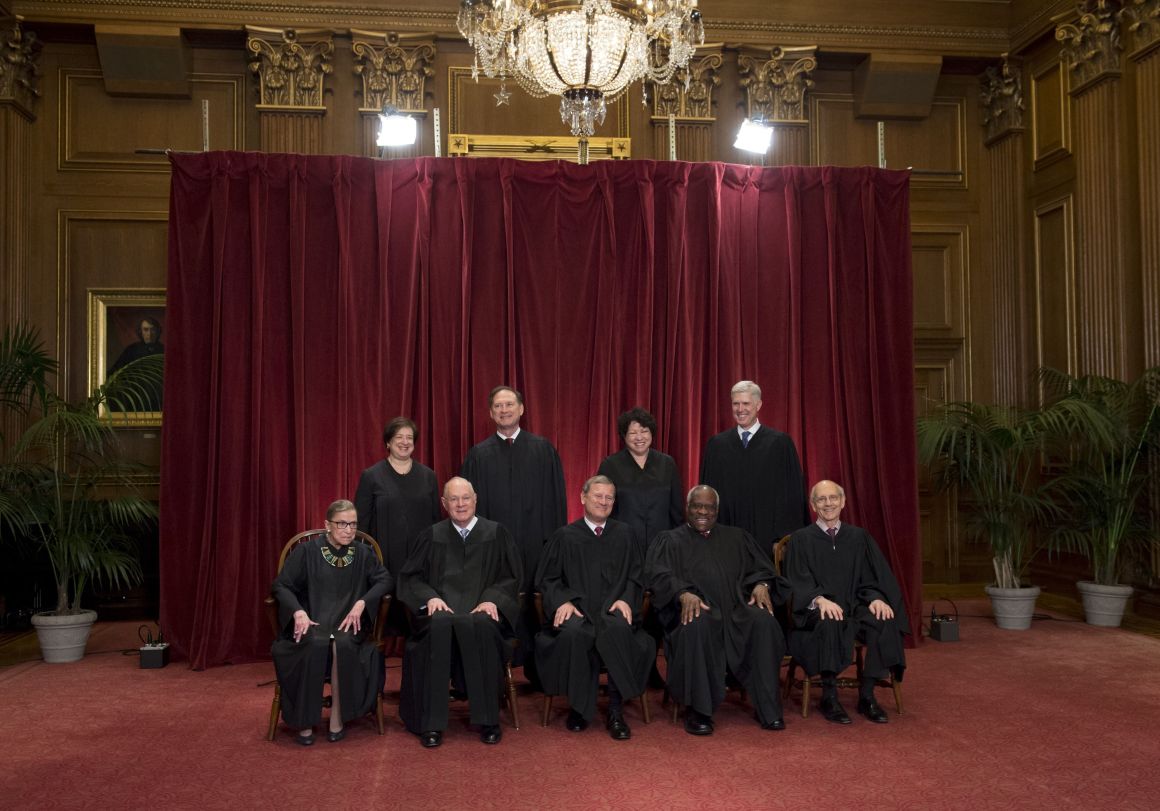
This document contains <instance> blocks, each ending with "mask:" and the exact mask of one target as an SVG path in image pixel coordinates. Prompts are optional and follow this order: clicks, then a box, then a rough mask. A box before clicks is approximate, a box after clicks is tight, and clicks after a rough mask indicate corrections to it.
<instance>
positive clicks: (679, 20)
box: [458, 0, 705, 138]
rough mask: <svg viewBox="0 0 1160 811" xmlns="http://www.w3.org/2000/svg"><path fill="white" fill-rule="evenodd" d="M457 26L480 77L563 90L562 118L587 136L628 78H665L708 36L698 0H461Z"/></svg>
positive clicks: (537, 92)
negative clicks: (468, 47) (512, 80)
mask: <svg viewBox="0 0 1160 811" xmlns="http://www.w3.org/2000/svg"><path fill="white" fill-rule="evenodd" d="M458 26H459V32H460V33H461V34H463V36H464V37H465V38H466V39H467V42H468V44H470V45H471V47H472V48H473V49H474V50H475V63H474V65H473V66H472V76H473V77H474V78H476V79H478V78H479V71H480V70H482V71H483V72H484V73H485V74H487V75H488V76H490V77H493V78H494V77H496V76H498V77H499V78H500V81H501V83H506V81H507V79H508V78H510V77H514V78H515V80H516V81H517V82H519V85H520V87H522V88H523V89H524V90H526V91H527V92H528V93H529V94H531V95H532V96H535V97H537V98H542V97H544V96H560V119H561V121H563V122H564V123H565V124H567V125H569V126H570V127H571V129H572V134H573V135H577V136H580V137H582V138H587V137H589V136H591V135H592V134H593V132H595V129H596V127H597V126H598V125H599V124H603V123H604V116H605V112H606V105H607V104H608V102H610V101H614V100H616V99H617V98H618V97H619V96H620V95H621V94H622V93H624V92H625V90H627V89H628V86H629V85H630V84H632V83H633V82H635V81H638V80H639V81H641V82H646V81H649V82H653V83H655V84H665V83H667V82H668V81H670V80H671V79H672V78H673V74H675V73H676V72H677V70H679V69H680V68H683V67H685V66H686V65H688V64H689V58H690V57H692V55H693V53H694V51H696V49H697V46H698V45H700V44H701V43H703V42H704V40H705V29H704V26H703V25H702V23H701V12H699V11H698V10H697V0H461V4H460V7H459V20H458ZM504 91H505V87H502V86H501V89H500V92H501V94H502V93H504Z"/></svg>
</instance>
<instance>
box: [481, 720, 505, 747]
mask: <svg viewBox="0 0 1160 811" xmlns="http://www.w3.org/2000/svg"><path fill="white" fill-rule="evenodd" d="M502 737H503V730H501V729H500V728H499V724H491V725H488V726H484V727H480V728H479V739H480V740H481V741H483V742H484V743H499V739H500V738H502Z"/></svg>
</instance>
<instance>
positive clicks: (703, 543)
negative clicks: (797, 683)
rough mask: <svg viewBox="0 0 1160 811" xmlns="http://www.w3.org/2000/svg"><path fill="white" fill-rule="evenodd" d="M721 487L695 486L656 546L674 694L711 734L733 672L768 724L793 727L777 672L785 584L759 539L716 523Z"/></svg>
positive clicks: (650, 577)
mask: <svg viewBox="0 0 1160 811" xmlns="http://www.w3.org/2000/svg"><path fill="white" fill-rule="evenodd" d="M719 503H720V497H719V496H718V495H717V491H716V490H714V489H713V488H712V487H707V486H705V485H698V486H697V487H694V488H693V489H692V490H690V491H689V495H688V498H687V500H686V505H685V523H684V524H683V525H682V526H680V527H678V528H676V529H673V530H669V531H668V532H662V533H661V534H660V535H659V536H657V539H656V541H654V543H653V545H652V546H651V547H650V548H649V553H648V560H647V562H646V564H645V580H646V582H647V583H648V584H649V586H650V588H652V590H653V595H654V605H655V606H656V608H657V610H658V612H659V614H660V620H661V624H662V625H663V626H664V628H665V658H666V660H667V661H668V675H667V678H668V686H669V693H670V694H671V695H672V696H673V698H674V699H676V700H677V701H679V702H680V703H681V704H684V705H685V708H686V711H685V731H686V732H688V733H689V734H690V735H711V734H712V733H713V713H714V712H715V711H716V709H717V706H718V705H719V704H720V703H721V701H722V700H723V699H724V698H725V679H726V674H727V673H731V674H732V675H733V677H734V678H735V679H736V680H737V681H738V682H740V684H741V686H742V687H744V688H745V689H746V690H748V691H749V698H750V700H751V701H752V702H753V705H754V707H755V708H756V711H757V712H756V715H757V721H758V723H759V724H761V728H762V729H772V730H781V729H785V722H784V721H783V720H782V713H781V696H780V694H779V692H780V691H779V690H778V672H779V670H780V669H781V659H782V656H783V655H784V652H785V638H784V637H783V636H782V633H781V626H780V625H779V624H778V622H777V620H776V619H775V618H774V616H773V604H774V602H775V601H776V602H778V603H781V602H784V601H785V599H786V593H787V592H786V584H785V582H784V581H783V580H781V578H778V577H777V576H776V575H775V574H774V572H773V564H772V562H771V560H770V558H769V555H768V553H766V552H765V551H764V550H763V549H762V548H761V547H760V546H759V545H758V543H757V541H756V540H754V538H753V536H752V535H750V534H749V533H748V532H745V531H744V530H740V529H737V528H736V527H727V526H724V525H722V524H718V523H717V509H718V505H719Z"/></svg>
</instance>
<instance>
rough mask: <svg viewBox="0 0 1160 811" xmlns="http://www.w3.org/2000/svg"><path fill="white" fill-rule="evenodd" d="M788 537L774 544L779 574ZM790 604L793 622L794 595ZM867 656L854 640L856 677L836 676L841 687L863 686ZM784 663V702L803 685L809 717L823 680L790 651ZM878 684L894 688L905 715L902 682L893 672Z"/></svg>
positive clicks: (804, 712)
mask: <svg viewBox="0 0 1160 811" xmlns="http://www.w3.org/2000/svg"><path fill="white" fill-rule="evenodd" d="M789 538H790V536H789V535H785V536H783V537H782V538H781V539H780V540H779V541H777V543H776V544H774V549H773V565H774V568H776V569H777V573H778V574H781V566H782V562H783V561H784V560H785V555H786V552H787V551H788V547H789ZM789 604H790V606H791V611H790V613H791V623H792V613H793V612H792V606H793V600H792V597H791V599H790V603H789ZM793 633H798V632H797V631H794V630H793V629H792V628H791V629H790V630H789V632H788V633H787V635H786V638H787V640H788V638H789V634H793ZM865 656H866V646H865V645H864V644H863V643H862V642H860V641H858V640H855V641H854V658H853V660H852V661H851V662H850V664H851V665H853V666H854V673H855V675H854V678H852V679H851V678H850V677H848V676H846V677H843V676H842V675H841V674H838V679H837V685H838V687H853V688H859V687H861V685H862V668H863V663H864V661H865ZM784 663H785V664H786V665H787V669H786V674H785V685H784V687H783V688H782V701H783V702H784V701H788V700H789V694H790V691H791V690H793V688H794V687H800V688H801V691H802V718H807V717H809V711H810V690H811V688H812V687H813V684H814V682H818V683H820V682H821V679H820V678H819V677H817V676H813V677H811V676H810V675H809V674H808V673H806V669H805V666H804V665H802V663H801V662H799V661H797V660H796V659H794V658H793V657H792V656H790V655H789V654H786V656H785V660H784ZM798 668H801V671H802V677H801V678H800V679H797V678H795V676H796V674H797V671H798ZM847 669H849V665H847ZM878 686H879V687H889V688H891V690H892V691H893V692H894V708H895V709H896V710H897V712H898V714H899V715H902V685H901V684H900V683H899V682H898V681H896V680H895V678H894V676H893V674H892V675H891V676H890V677H889V678H886V679H879V680H878Z"/></svg>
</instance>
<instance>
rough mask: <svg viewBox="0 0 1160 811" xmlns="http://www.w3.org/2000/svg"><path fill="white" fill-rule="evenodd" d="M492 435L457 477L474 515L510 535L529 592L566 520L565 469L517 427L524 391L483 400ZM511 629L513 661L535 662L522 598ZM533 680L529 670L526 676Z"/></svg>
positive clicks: (499, 390)
mask: <svg viewBox="0 0 1160 811" xmlns="http://www.w3.org/2000/svg"><path fill="white" fill-rule="evenodd" d="M488 408H489V413H490V414H491V418H492V420H494V422H495V425H496V433H494V434H492V435H491V436H490V437H488V438H487V439H485V440H483V441H482V442H480V443H479V444H478V445H475V446H474V447H472V448H471V450H469V451H468V452H467V456H466V458H464V460H463V467H462V469H461V471H460V475H461V476H462V477H463V478H465V479H467V480H468V481H469V482H471V484H472V485H473V486H474V487H475V492H476V493H477V494H478V497H479V508H478V509H479V514H480V515H482V516H483V517H484V518H488V519H490V520H492V521H497V522H499V523H500V524H503V525H504V526H505V527H506V528H507V530H508V532H510V533H511V534H512V537H513V538H515V542H516V546H517V547H518V548H519V550H520V555H521V557H522V561H523V573H524V574H523V576H524V580H523V581H522V582H521V583H520V584H519V588H520V591H523V592H529V591H531V590H532V578H533V577H535V574H536V567H537V566H538V565H539V562H540V553H541V550H543V548H544V544H545V543H546V542H547V540H548V538H549V537H551V535H552V533H553V532H555V531H556V530H557V529H558V528H560V527H562V526H564V524H565V523H567V521H568V509H567V506H566V505H565V503H564V469H563V467H562V466H561V465H560V456H559V455H558V454H557V453H556V449H555V448H554V447H552V443H551V442H549V441H548V440H546V439H544V438H543V437H540V436H536V435H535V434H533V433H530V432H528V431H523V430H521V429H520V418H521V417H522V416H523V413H524V401H523V395H521V394H520V393H519V392H517V391H516V390H514V389H511V388H509V387H507V386H497V387H496V388H495V389H493V390H492V392H491V395H490V397H489V401H488ZM527 603H528V604H527V606H525V609H524V615H523V616H522V617H521V619H520V622H519V623H518V625H517V627H516V633H517V634H518V636H519V638H520V647H519V648H518V650H517V653H516V656H517V663H518V664H519V663H525V657H526V660H527V663H530V662H532V661H534V659H533V658H532V656H531V652H532V649H533V644H532V643H533V633H534V629H535V628H536V625H537V618H536V617H535V607H534V606H532V605H531V600H528V601H527ZM529 676H530V677H531V678H532V680H533V681H534V680H535V677H534V673H533V674H529Z"/></svg>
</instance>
